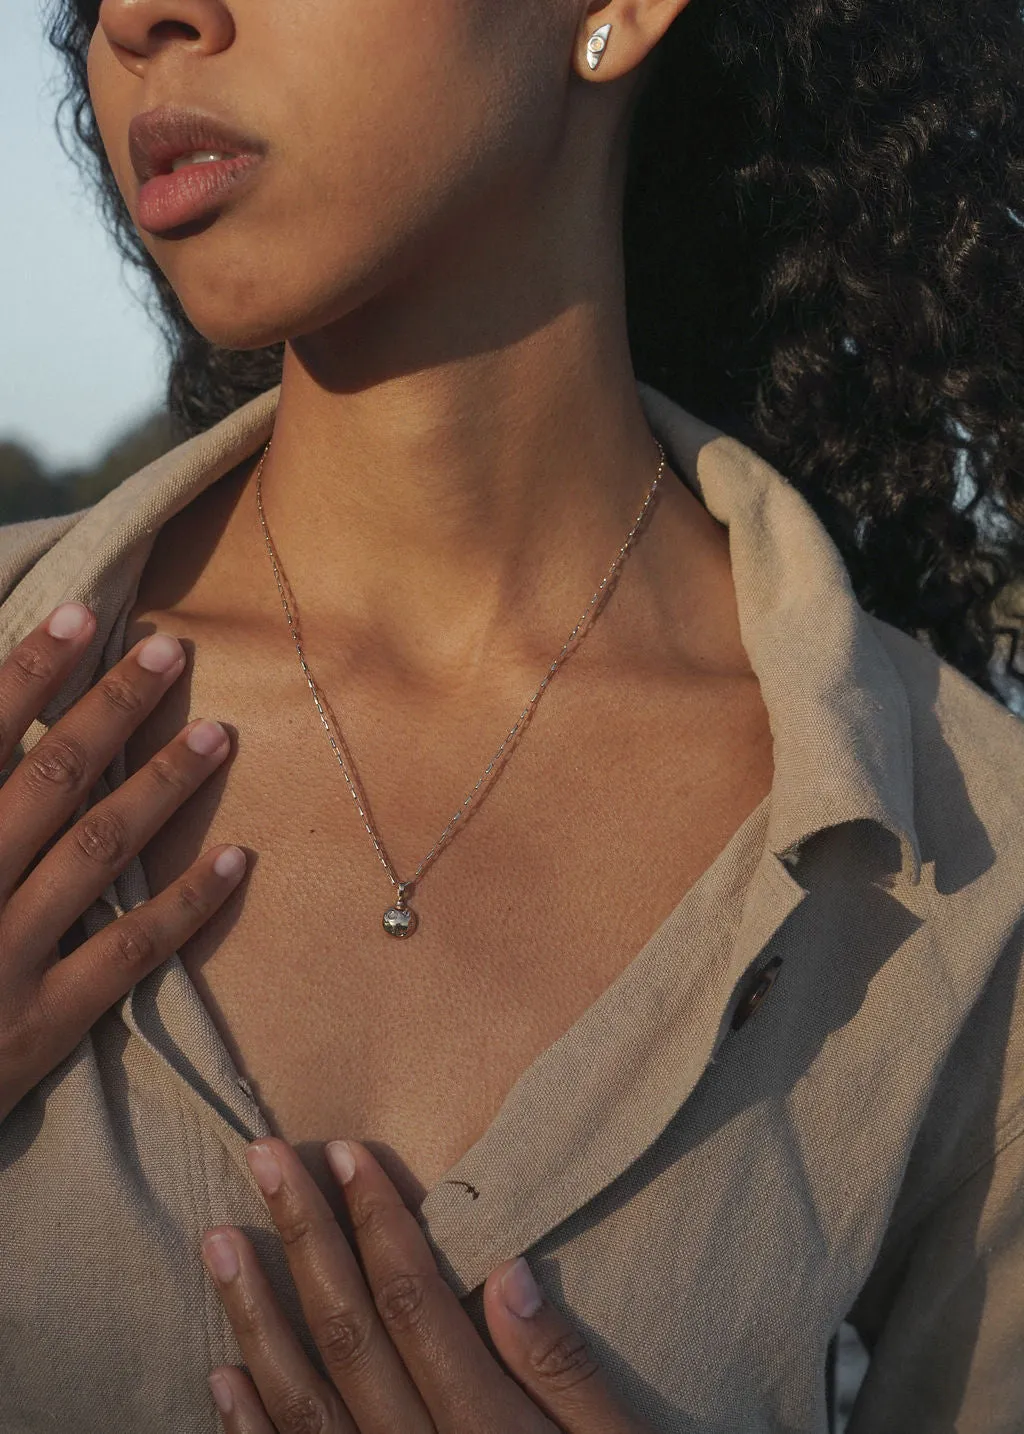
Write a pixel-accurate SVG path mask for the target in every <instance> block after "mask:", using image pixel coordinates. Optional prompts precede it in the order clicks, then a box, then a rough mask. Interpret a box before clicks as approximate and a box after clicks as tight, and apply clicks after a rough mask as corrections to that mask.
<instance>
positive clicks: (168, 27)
mask: <svg viewBox="0 0 1024 1434" xmlns="http://www.w3.org/2000/svg"><path fill="white" fill-rule="evenodd" d="M149 33H150V35H151V36H152V38H153V39H154V40H198V39H199V31H198V30H197V29H196V27H195V26H194V25H186V23H185V21H184V20H161V21H159V23H158V24H156V25H154V26H153V27H152V28H151V30H150V32H149Z"/></svg>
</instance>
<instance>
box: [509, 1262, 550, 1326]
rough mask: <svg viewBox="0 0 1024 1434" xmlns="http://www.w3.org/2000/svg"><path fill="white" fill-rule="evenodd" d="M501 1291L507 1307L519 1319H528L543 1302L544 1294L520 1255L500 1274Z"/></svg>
mask: <svg viewBox="0 0 1024 1434" xmlns="http://www.w3.org/2000/svg"><path fill="white" fill-rule="evenodd" d="M501 1293H502V1296H503V1298H504V1300H505V1303H506V1304H507V1305H508V1307H509V1309H510V1310H511V1311H512V1313H513V1314H514V1315H518V1316H519V1318H520V1319H529V1318H530V1317H531V1315H535V1314H536V1313H537V1311H538V1310H539V1309H540V1307H541V1305H542V1304H543V1303H544V1296H543V1295H542V1294H541V1292H540V1290H539V1289H538V1288H537V1281H536V1280H535V1279H534V1278H533V1275H532V1273H531V1272H530V1267H529V1265H528V1264H527V1263H526V1261H525V1260H524V1259H523V1257H522V1255H520V1256H519V1259H518V1260H516V1262H515V1264H514V1265H510V1266H509V1268H508V1269H507V1270H506V1271H505V1273H504V1274H503V1275H502V1277H501Z"/></svg>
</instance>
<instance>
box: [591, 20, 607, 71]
mask: <svg viewBox="0 0 1024 1434" xmlns="http://www.w3.org/2000/svg"><path fill="white" fill-rule="evenodd" d="M611 28H612V27H611V25H610V24H609V25H602V26H601V28H600V29H599V30H595V31H594V33H593V34H592V35H591V37H590V39H589V40H588V41H587V64H588V65H589V66H590V68H591V69H592V70H596V69H597V67H598V65H599V64H600V63H601V56H602V55H603V54H604V51H605V46H606V45H607V44H608V31H609V30H610V29H611Z"/></svg>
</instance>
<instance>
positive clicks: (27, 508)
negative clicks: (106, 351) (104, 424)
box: [0, 409, 174, 523]
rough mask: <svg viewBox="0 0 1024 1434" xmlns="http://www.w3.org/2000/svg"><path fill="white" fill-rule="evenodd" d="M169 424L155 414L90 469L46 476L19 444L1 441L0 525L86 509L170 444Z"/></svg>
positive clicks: (163, 416)
mask: <svg viewBox="0 0 1024 1434" xmlns="http://www.w3.org/2000/svg"><path fill="white" fill-rule="evenodd" d="M173 441H174V440H173V438H172V436H171V428H170V421H169V419H168V416H167V414H166V412H165V411H164V410H163V409H157V410H156V411H155V412H154V413H151V414H150V415H149V416H148V417H146V418H144V419H143V420H142V422H141V423H138V424H135V425H134V426H133V427H132V428H130V429H129V430H128V431H127V432H126V433H124V434H123V435H122V436H121V437H120V438H118V439H117V440H116V442H114V443H113V444H112V445H111V446H110V447H109V448H108V449H107V450H106V452H105V453H103V454H101V455H100V457H99V458H98V459H97V461H96V462H95V463H94V464H92V465H91V466H90V467H88V468H64V469H60V470H59V471H57V472H48V471H47V469H46V468H45V467H44V466H43V464H42V463H41V462H40V460H39V459H38V458H37V457H36V456H35V454H33V453H31V452H30V451H29V450H28V449H27V448H23V447H22V446H21V444H20V443H10V442H7V443H4V442H0V523H20V522H22V521H24V520H25V519H26V518H50V517H53V516H54V515H55V514H57V513H73V512H75V511H76V510H77V509H79V508H88V507H90V506H91V505H92V504H93V503H98V502H99V500H100V499H101V498H102V497H104V496H105V495H106V494H107V493H109V492H110V491H111V489H112V488H116V487H117V485H118V484H119V483H123V482H124V480H125V479H126V478H129V477H131V475H132V474H133V473H137V472H138V471H139V469H140V468H145V466H146V464H147V463H151V462H152V461H153V459H154V458H159V457H160V455H161V454H162V453H166V452H167V450H168V449H169V448H170V447H171V446H172V445H173Z"/></svg>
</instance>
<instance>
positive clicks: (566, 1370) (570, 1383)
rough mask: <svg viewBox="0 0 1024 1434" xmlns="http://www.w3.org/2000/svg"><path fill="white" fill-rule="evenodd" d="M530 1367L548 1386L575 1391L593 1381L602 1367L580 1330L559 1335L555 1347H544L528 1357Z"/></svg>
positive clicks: (552, 1345)
mask: <svg viewBox="0 0 1024 1434" xmlns="http://www.w3.org/2000/svg"><path fill="white" fill-rule="evenodd" d="M529 1360H530V1366H531V1368H532V1369H533V1370H534V1372H535V1373H536V1374H537V1375H538V1377H539V1378H540V1379H542V1380H543V1381H544V1383H545V1384H547V1385H550V1386H551V1387H552V1388H554V1389H561V1390H564V1389H575V1388H577V1387H578V1386H579V1385H581V1384H585V1383H586V1382H587V1380H589V1379H593V1378H594V1376H595V1375H596V1374H597V1373H598V1370H599V1369H600V1366H599V1364H598V1362H597V1360H596V1359H595V1358H594V1354H593V1351H592V1350H591V1348H590V1345H589V1344H588V1343H587V1341H586V1340H585V1339H584V1337H583V1335H582V1334H580V1332H579V1330H575V1329H574V1330H570V1331H569V1332H568V1333H566V1334H563V1335H559V1337H558V1339H556V1340H555V1341H554V1343H552V1344H541V1345H538V1346H537V1347H536V1348H534V1349H532V1350H531V1351H530V1354H529Z"/></svg>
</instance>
